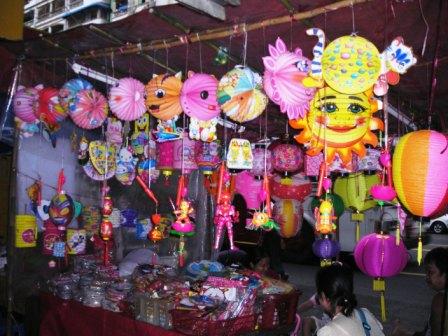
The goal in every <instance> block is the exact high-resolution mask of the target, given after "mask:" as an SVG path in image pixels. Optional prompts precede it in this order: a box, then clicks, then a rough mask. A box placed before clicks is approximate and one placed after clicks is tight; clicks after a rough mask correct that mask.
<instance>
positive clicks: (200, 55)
mask: <svg viewBox="0 0 448 336" xmlns="http://www.w3.org/2000/svg"><path fill="white" fill-rule="evenodd" d="M196 36H197V37H198V44H199V69H200V71H201V73H202V43H201V39H200V38H199V33H196Z"/></svg>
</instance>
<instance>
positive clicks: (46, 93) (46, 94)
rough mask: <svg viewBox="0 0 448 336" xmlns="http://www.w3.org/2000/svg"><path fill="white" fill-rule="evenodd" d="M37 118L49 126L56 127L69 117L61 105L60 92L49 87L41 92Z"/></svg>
mask: <svg viewBox="0 0 448 336" xmlns="http://www.w3.org/2000/svg"><path fill="white" fill-rule="evenodd" d="M35 113H36V117H37V118H38V119H39V120H40V121H42V122H44V123H45V124H46V125H48V126H54V125H56V124H58V123H60V122H61V121H62V120H64V119H65V118H66V117H67V111H66V110H65V109H64V108H63V107H62V105H61V104H60V103H59V90H58V89H56V88H52V87H48V88H43V89H42V90H40V91H39V107H38V108H37V111H36V112H35Z"/></svg>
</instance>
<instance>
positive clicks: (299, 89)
mask: <svg viewBox="0 0 448 336" xmlns="http://www.w3.org/2000/svg"><path fill="white" fill-rule="evenodd" d="M269 55H270V56H266V57H263V63H264V67H265V71H264V76H263V86H264V89H265V91H266V94H267V95H268V97H269V98H270V99H271V100H272V101H273V102H274V103H276V104H277V105H279V106H280V111H282V112H283V113H287V114H288V118H289V119H296V118H303V117H304V116H305V114H306V112H307V111H308V110H309V104H310V101H311V99H313V96H314V92H315V90H314V88H306V87H304V86H303V85H302V80H303V79H304V78H305V77H306V76H307V74H308V70H309V67H310V65H311V61H310V60H309V59H308V58H306V57H304V56H302V50H301V49H300V48H297V49H295V50H294V52H290V51H288V50H287V49H286V45H285V42H283V40H282V39H281V38H280V37H279V38H277V41H276V42H275V46H272V45H269Z"/></svg>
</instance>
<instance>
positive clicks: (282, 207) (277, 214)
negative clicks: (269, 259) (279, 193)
mask: <svg viewBox="0 0 448 336" xmlns="http://www.w3.org/2000/svg"><path fill="white" fill-rule="evenodd" d="M273 216H274V220H275V221H276V222H277V223H278V225H279V227H280V230H279V231H278V232H279V234H280V236H281V237H283V238H292V237H295V236H296V235H297V233H298V232H299V231H300V229H301V228H302V221H303V208H302V204H301V203H300V202H299V201H297V200H293V199H279V200H276V202H275V204H274V211H273Z"/></svg>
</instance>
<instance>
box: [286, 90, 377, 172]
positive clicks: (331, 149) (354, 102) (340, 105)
mask: <svg viewBox="0 0 448 336" xmlns="http://www.w3.org/2000/svg"><path fill="white" fill-rule="evenodd" d="M377 110H378V103H377V101H376V100H375V98H374V96H373V94H372V90H368V91H365V92H361V93H357V94H343V93H339V92H337V91H335V90H333V89H331V88H329V87H324V88H322V89H320V90H318V91H317V93H316V95H315V96H314V99H313V101H312V102H311V107H310V111H309V113H308V115H307V116H306V118H303V119H297V120H290V121H289V124H290V125H291V126H292V127H293V128H297V129H302V132H301V133H300V134H299V135H297V136H295V137H294V138H295V139H296V141H297V142H299V143H302V144H306V145H308V146H309V149H308V151H307V152H306V153H307V154H308V155H312V156H314V155H318V154H319V153H320V152H321V151H323V149H324V144H325V142H326V144H327V163H328V164H330V163H332V162H333V160H334V158H335V155H336V153H337V154H338V155H339V157H340V158H341V159H342V162H343V163H344V164H348V163H349V162H350V161H351V160H352V152H354V153H356V154H357V155H358V156H359V157H360V158H363V157H364V156H365V154H366V148H365V144H370V145H372V146H373V147H376V146H377V144H378V138H377V137H376V135H375V134H374V133H373V132H372V131H373V130H382V129H383V128H384V127H383V122H382V121H381V120H380V119H378V118H374V117H372V114H373V113H375V112H376V111H377Z"/></svg>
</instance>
